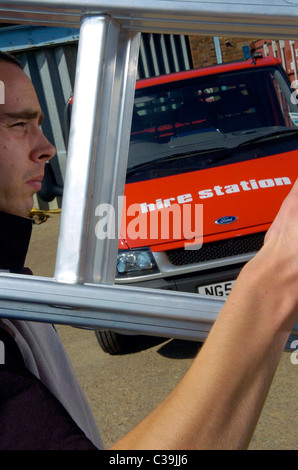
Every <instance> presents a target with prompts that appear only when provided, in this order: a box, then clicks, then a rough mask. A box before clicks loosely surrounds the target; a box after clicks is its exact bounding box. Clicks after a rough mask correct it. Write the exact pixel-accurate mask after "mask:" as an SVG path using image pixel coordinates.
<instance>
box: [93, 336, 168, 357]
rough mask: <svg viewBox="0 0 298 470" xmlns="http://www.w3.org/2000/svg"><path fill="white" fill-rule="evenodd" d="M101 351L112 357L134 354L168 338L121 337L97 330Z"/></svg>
mask: <svg viewBox="0 0 298 470" xmlns="http://www.w3.org/2000/svg"><path fill="white" fill-rule="evenodd" d="M95 336H96V339H97V341H98V343H99V345H100V347H101V349H102V350H103V351H104V352H105V353H108V354H110V355H114V356H115V355H121V354H132V353H135V352H139V351H142V350H144V349H148V348H151V347H152V346H155V345H156V344H159V343H161V342H164V341H166V338H157V337H155V336H145V335H121V334H120V333H116V332H114V331H102V330H95Z"/></svg>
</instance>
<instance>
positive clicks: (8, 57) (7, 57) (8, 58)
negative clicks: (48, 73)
mask: <svg viewBox="0 0 298 470" xmlns="http://www.w3.org/2000/svg"><path fill="white" fill-rule="evenodd" d="M1 61H3V62H10V63H11V64H15V65H17V66H18V67H20V68H21V69H23V66H22V64H21V62H20V61H19V60H18V59H17V58H16V57H15V56H13V55H12V54H8V52H3V51H0V62H1Z"/></svg>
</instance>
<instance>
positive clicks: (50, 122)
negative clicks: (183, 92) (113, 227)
mask: <svg viewBox="0 0 298 470" xmlns="http://www.w3.org/2000/svg"><path fill="white" fill-rule="evenodd" d="M12 29H13V31H11V36H7V28H3V31H5V35H3V40H2V42H1V28H0V49H2V50H6V51H8V52H11V53H13V54H14V55H15V56H16V57H17V58H18V59H19V60H20V62H21V63H22V65H23V66H24V69H25V72H26V73H27V74H28V75H29V77H30V78H31V80H32V82H33V84H34V86H35V88H36V90H37V94H38V98H39V100H40V104H41V107H42V109H43V111H44V113H45V116H46V118H45V121H44V123H43V131H44V133H45V135H46V136H47V137H48V139H49V140H50V141H51V142H52V143H53V144H54V145H55V146H56V149H57V155H56V157H55V158H54V159H52V160H51V168H52V169H53V171H54V174H55V178H56V181H57V184H58V185H63V181H64V175H65V166H66V141H65V120H64V112H65V104H66V102H67V100H68V99H69V97H70V96H71V94H72V91H73V87H74V77H75V67H76V56H77V40H74V41H73V42H71V41H69V39H68V41H67V43H64V44H63V41H61V39H59V41H55V39H54V40H53V41H52V43H51V44H50V42H51V41H45V40H44V38H43V40H40V43H42V47H39V45H38V38H36V36H34V45H33V44H30V43H29V44H27V46H24V39H22V45H21V46H18V44H17V40H16V35H17V34H24V27H14V28H12ZM45 29H46V28H43V30H45ZM48 29H49V28H48ZM32 31H33V32H34V34H36V33H38V34H39V35H41V31H42V30H39V31H36V30H34V28H31V29H30V34H32ZM25 32H26V31H25ZM42 34H44V33H42ZM9 37H13V39H14V41H10V39H9ZM31 37H32V36H30V38H31ZM25 41H26V39H25ZM29 42H32V39H31V40H29ZM57 43H58V44H57ZM20 49H21V50H20ZM190 68H192V60H191V52H190V46H189V40H188V37H185V36H174V35H156V34H143V35H142V37H141V47H140V55H139V65H138V74H137V77H138V78H146V77H152V76H156V75H161V74H164V73H171V72H177V71H181V70H188V69H190ZM60 206H61V198H60V197H58V198H55V199H54V200H53V201H50V202H45V201H44V200H42V199H41V198H40V196H39V195H38V196H36V197H35V201H34V207H35V208H38V209H44V210H48V209H56V208H59V207H60Z"/></svg>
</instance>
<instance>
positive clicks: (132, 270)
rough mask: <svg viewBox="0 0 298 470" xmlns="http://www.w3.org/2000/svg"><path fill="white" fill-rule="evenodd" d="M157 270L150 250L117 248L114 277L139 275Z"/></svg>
mask: <svg viewBox="0 0 298 470" xmlns="http://www.w3.org/2000/svg"><path fill="white" fill-rule="evenodd" d="M156 272H158V268H157V265H156V263H155V260H154V258H153V255H152V253H151V251H150V250H146V251H145V250H123V251H122V250H119V253H118V257H117V273H116V278H118V279H119V278H124V277H130V276H141V275H145V274H152V273H156Z"/></svg>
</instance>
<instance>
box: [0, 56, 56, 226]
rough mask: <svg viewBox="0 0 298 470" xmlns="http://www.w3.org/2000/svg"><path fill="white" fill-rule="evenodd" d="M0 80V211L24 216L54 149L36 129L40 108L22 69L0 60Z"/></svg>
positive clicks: (38, 125)
mask: <svg viewBox="0 0 298 470" xmlns="http://www.w3.org/2000/svg"><path fill="white" fill-rule="evenodd" d="M0 80H1V81H2V82H3V83H4V91H5V103H4V104H0V211H3V212H9V213H11V214H15V215H19V216H22V217H26V216H27V215H28V214H29V212H30V210H31V209H32V206H33V195H34V194H35V193H36V192H37V191H40V189H41V180H42V178H43V175H44V167H45V163H46V162H47V161H48V160H50V159H51V158H52V157H53V156H54V155H55V148H54V147H53V146H52V145H51V144H50V143H49V141H48V140H47V138H46V137H45V136H44V134H43V133H42V131H41V129H40V124H41V122H42V118H43V115H42V111H41V109H40V105H39V102H38V99H37V96H36V93H35V90H34V87H33V85H32V83H31V81H30V80H29V78H28V77H27V75H26V74H25V72H24V71H23V70H22V69H21V68H19V67H18V66H17V65H15V64H11V63H8V62H4V61H0Z"/></svg>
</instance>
